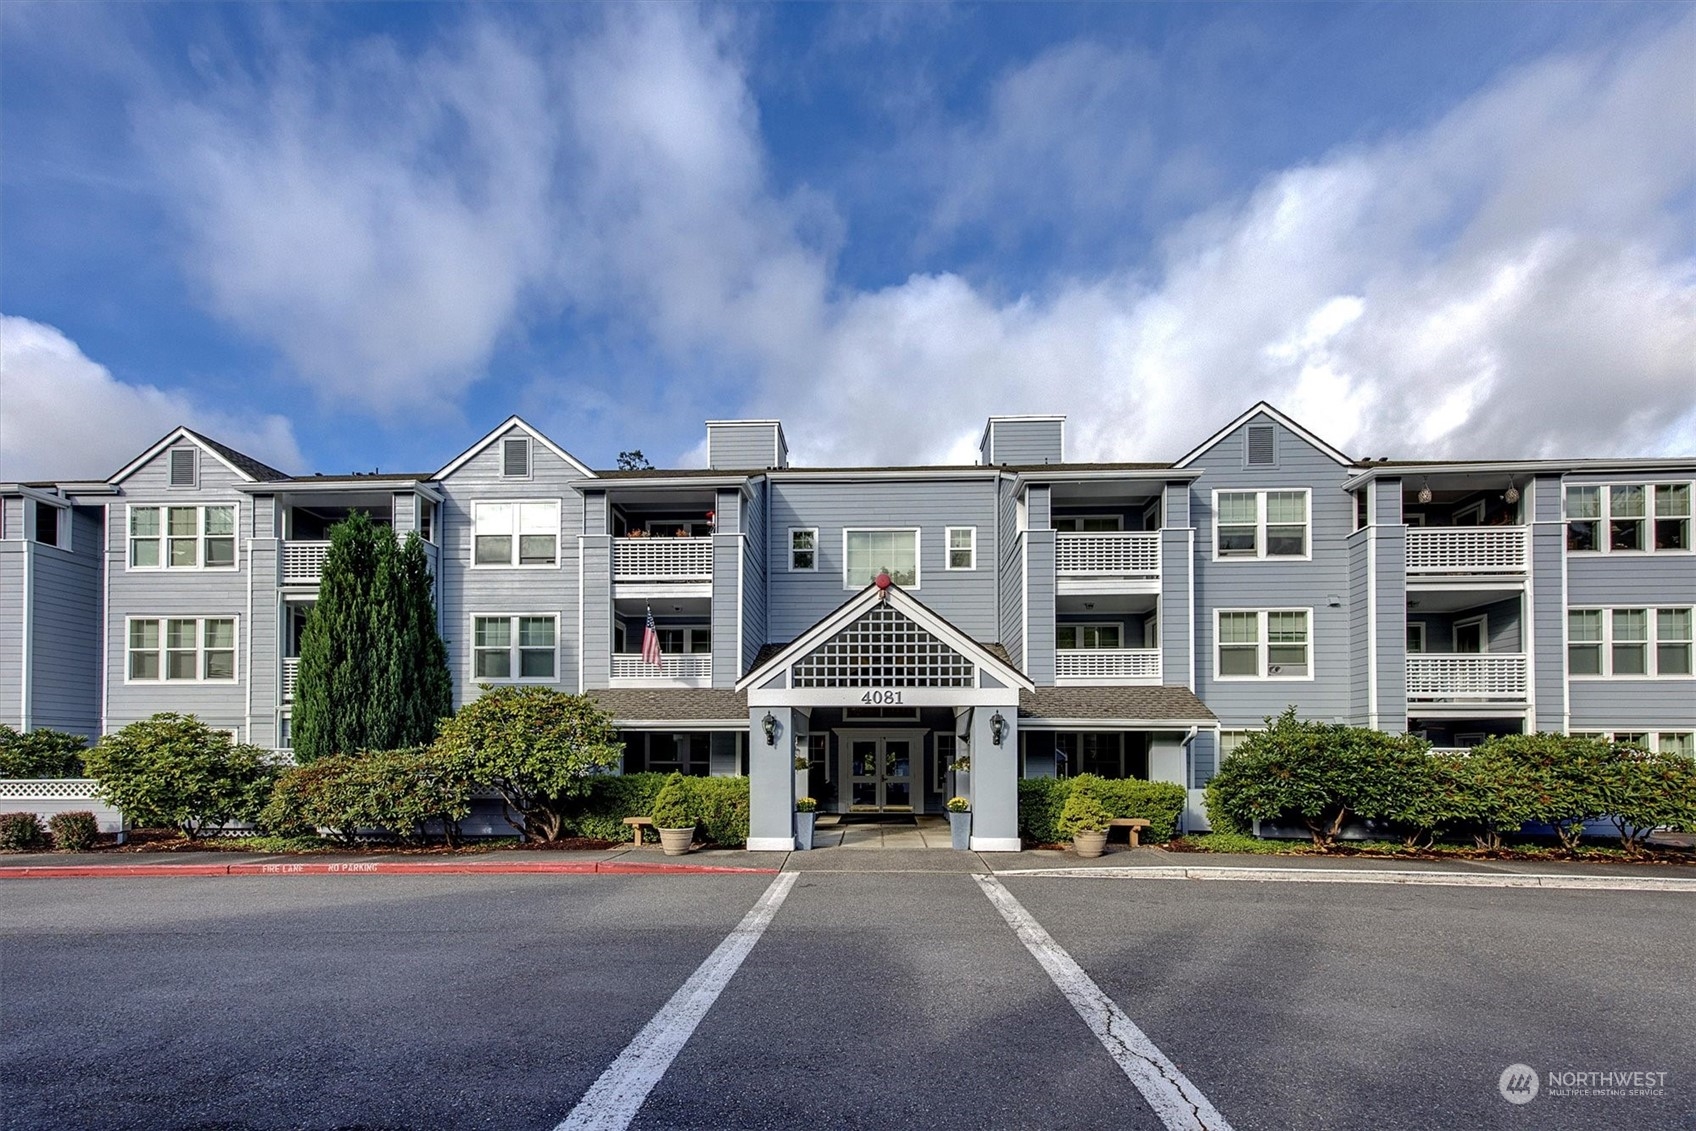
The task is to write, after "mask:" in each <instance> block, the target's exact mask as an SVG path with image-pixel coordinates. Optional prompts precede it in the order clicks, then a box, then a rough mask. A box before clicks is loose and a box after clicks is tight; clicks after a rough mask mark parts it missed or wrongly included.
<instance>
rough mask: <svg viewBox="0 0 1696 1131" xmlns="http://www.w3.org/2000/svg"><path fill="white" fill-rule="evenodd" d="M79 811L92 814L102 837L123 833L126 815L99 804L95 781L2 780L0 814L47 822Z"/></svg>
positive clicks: (0, 784)
mask: <svg viewBox="0 0 1696 1131" xmlns="http://www.w3.org/2000/svg"><path fill="white" fill-rule="evenodd" d="M78 811H84V812H89V813H93V814H94V819H95V820H96V821H97V822H99V824H100V831H101V832H103V833H118V832H123V831H124V815H123V814H122V813H120V812H118V810H117V809H115V808H113V807H112V806H111V805H108V804H107V803H106V802H104V801H102V800H100V794H99V792H98V783H97V782H95V781H94V779H93V778H0V813H34V814H36V815H37V816H38V817H40V818H41V819H42V821H43V822H45V821H47V820H48V819H49V818H50V817H52V816H53V815H54V814H55V813H73V812H78Z"/></svg>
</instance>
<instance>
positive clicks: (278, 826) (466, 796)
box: [259, 749, 471, 843]
mask: <svg viewBox="0 0 1696 1131" xmlns="http://www.w3.org/2000/svg"><path fill="white" fill-rule="evenodd" d="M470 811H471V783H470V781H469V780H468V779H467V778H466V777H465V776H464V775H463V774H462V773H461V772H459V767H458V766H457V765H455V764H453V763H450V762H448V761H447V760H446V759H444V758H442V757H441V756H440V755H439V754H436V753H434V752H432V751H431V750H427V749H425V750H419V749H412V750H382V751H374V752H369V753H361V754H355V755H333V756H331V757H328V758H320V759H318V760H317V761H315V762H310V763H308V764H306V765H304V766H297V767H295V768H294V769H291V770H289V771H288V772H287V773H285V774H283V776H282V777H281V778H280V779H279V780H278V782H277V784H276V787H275V788H274V789H273V790H272V791H271V799H270V801H268V802H267V803H266V805H265V809H264V811H263V812H261V813H260V815H259V824H260V827H261V828H263V829H265V830H266V831H267V832H270V833H272V834H274V835H277V836H296V835H301V834H304V833H310V832H312V831H314V830H317V829H324V830H327V831H328V833H329V834H330V836H331V837H332V838H333V839H336V840H339V841H342V842H343V843H352V842H353V841H355V840H357V839H358V836H359V833H360V831H361V830H363V829H384V830H387V831H389V832H391V833H393V834H394V835H396V836H398V837H400V838H401V839H402V840H406V841H422V840H424V839H425V837H426V833H427V829H428V825H429V823H430V822H431V821H440V822H441V824H442V828H443V833H444V835H445V836H446V837H447V839H448V840H449V841H450V842H451V841H454V840H456V839H457V830H458V824H459V822H460V821H461V820H463V819H464V817H465V816H466V814H467V813H469V812H470Z"/></svg>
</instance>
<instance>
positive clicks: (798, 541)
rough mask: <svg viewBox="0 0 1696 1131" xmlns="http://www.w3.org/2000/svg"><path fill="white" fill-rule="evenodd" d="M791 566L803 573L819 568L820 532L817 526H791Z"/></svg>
mask: <svg viewBox="0 0 1696 1131" xmlns="http://www.w3.org/2000/svg"><path fill="white" fill-rule="evenodd" d="M789 568H790V569H792V570H796V571H799V572H802V573H807V572H812V571H814V570H816V569H818V568H819V532H818V529H817V528H816V527H807V528H804V529H802V528H796V527H790V528H789Z"/></svg>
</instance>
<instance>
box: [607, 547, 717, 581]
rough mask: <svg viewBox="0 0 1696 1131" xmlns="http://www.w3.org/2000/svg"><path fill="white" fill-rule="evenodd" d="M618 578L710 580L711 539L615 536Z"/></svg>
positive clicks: (614, 561)
mask: <svg viewBox="0 0 1696 1131" xmlns="http://www.w3.org/2000/svg"><path fill="white" fill-rule="evenodd" d="M612 572H613V580H615V581H711V580H712V577H713V540H712V539H711V538H614V539H613V540H612Z"/></svg>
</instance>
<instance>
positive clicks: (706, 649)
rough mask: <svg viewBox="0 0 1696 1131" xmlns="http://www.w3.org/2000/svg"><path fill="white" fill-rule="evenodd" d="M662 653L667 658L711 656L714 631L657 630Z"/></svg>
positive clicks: (702, 629) (695, 629) (688, 629)
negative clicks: (689, 655) (685, 655)
mask: <svg viewBox="0 0 1696 1131" xmlns="http://www.w3.org/2000/svg"><path fill="white" fill-rule="evenodd" d="M654 634H655V635H656V636H658V637H659V638H660V651H661V652H662V653H664V654H665V655H667V656H681V655H684V654H686V653H687V654H692V655H711V654H712V650H713V630H712V629H710V628H656V629H654Z"/></svg>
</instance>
